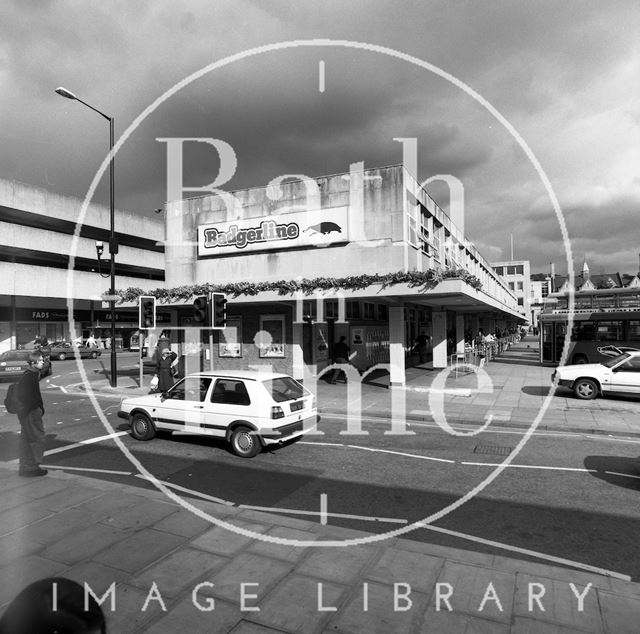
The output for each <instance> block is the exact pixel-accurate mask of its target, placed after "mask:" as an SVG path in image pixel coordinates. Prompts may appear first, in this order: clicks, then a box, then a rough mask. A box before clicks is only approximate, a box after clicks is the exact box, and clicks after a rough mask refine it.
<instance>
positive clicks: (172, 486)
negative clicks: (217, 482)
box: [135, 473, 235, 506]
mask: <svg viewBox="0 0 640 634" xmlns="http://www.w3.org/2000/svg"><path fill="white" fill-rule="evenodd" d="M135 477H136V478H140V479H141V480H147V481H148V482H153V480H152V479H151V478H149V477H147V476H146V475H143V474H142V473H136V474H135ZM158 482H161V483H162V484H164V486H166V487H168V488H169V489H175V490H176V491H182V493H188V494H189V495H193V496H195V497H199V498H202V499H203V500H208V501H209V502H216V503H217V504H224V506H235V504H234V503H233V502H229V501H228V500H223V499H222V498H217V497H214V496H213V495H207V494H206V493H201V492H200V491H194V490H193V489H187V488H186V487H182V486H180V485H179V484H173V483H172V482H165V481H163V480H158Z"/></svg>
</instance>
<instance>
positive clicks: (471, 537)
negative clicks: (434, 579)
mask: <svg viewBox="0 0 640 634" xmlns="http://www.w3.org/2000/svg"><path fill="white" fill-rule="evenodd" d="M421 526H422V528H426V529H427V530H430V531H435V532H437V533H444V534H445V535H451V536H453V537H460V538H462V539H467V540H469V541H472V542H476V543H478V544H486V545H487V546H495V547H496V548H502V549H503V550H509V551H511V552H514V553H519V554H521V555H529V556H531V557H536V558H537V559H545V560H546V561H552V562H554V563H557V564H563V565H565V566H571V567H572V568H578V569H580V570H586V571H588V572H595V573H597V574H599V575H605V576H607V577H615V578H616V579H622V580H623V581H631V577H629V576H628V575H623V574H621V573H619V572H614V571H612V570H607V569H606V568H598V567H597V566H590V565H589V564H582V563H580V562H578V561H572V560H571V559H564V558H562V557H555V556H554V555H546V554H544V553H539V552H536V551H535V550H529V549H527V548H520V547H518V546H511V545H509V544H503V543H501V542H494V541H492V540H490V539H483V538H482V537H476V536H475V535H467V534H466V533H459V532H458V531H451V530H449V529H446V528H440V527H438V526H432V525H431V524H422V525H421Z"/></svg>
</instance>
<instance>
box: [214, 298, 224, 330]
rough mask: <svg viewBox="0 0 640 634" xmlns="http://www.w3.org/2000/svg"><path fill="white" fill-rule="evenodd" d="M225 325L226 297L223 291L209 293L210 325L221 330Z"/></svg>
mask: <svg viewBox="0 0 640 634" xmlns="http://www.w3.org/2000/svg"><path fill="white" fill-rule="evenodd" d="M226 325H227V298H226V296H225V294H224V293H211V327H212V328H215V329H217V330H222V329H223V328H225V327H226Z"/></svg>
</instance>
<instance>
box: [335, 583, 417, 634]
mask: <svg viewBox="0 0 640 634" xmlns="http://www.w3.org/2000/svg"><path fill="white" fill-rule="evenodd" d="M428 601H429V597H428V595H427V594H424V593H421V592H417V591H415V590H414V589H413V588H412V587H409V586H408V585H407V584H403V583H401V584H400V585H398V586H393V585H388V584H382V583H377V582H375V581H369V582H365V583H364V584H363V585H361V586H359V587H357V588H355V589H354V591H353V592H352V593H351V596H350V597H349V600H348V602H347V603H346V605H344V606H343V607H340V608H339V610H337V611H336V614H335V616H333V617H332V618H331V621H330V627H329V628H327V629H326V631H335V630H337V631H339V632H344V633H345V634H361V632H367V633H368V634H389V632H393V633H394V634H402V633H404V632H418V631H422V630H421V629H419V624H420V621H421V619H422V617H423V615H424V613H425V612H426V609H427V604H428Z"/></svg>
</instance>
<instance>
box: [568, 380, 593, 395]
mask: <svg viewBox="0 0 640 634" xmlns="http://www.w3.org/2000/svg"><path fill="white" fill-rule="evenodd" d="M573 393H574V394H575V395H576V396H577V397H578V398H581V399H583V400H590V399H592V398H595V397H596V396H598V385H597V383H596V382H595V381H592V380H591V379H578V380H577V381H576V382H575V383H574V384H573Z"/></svg>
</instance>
